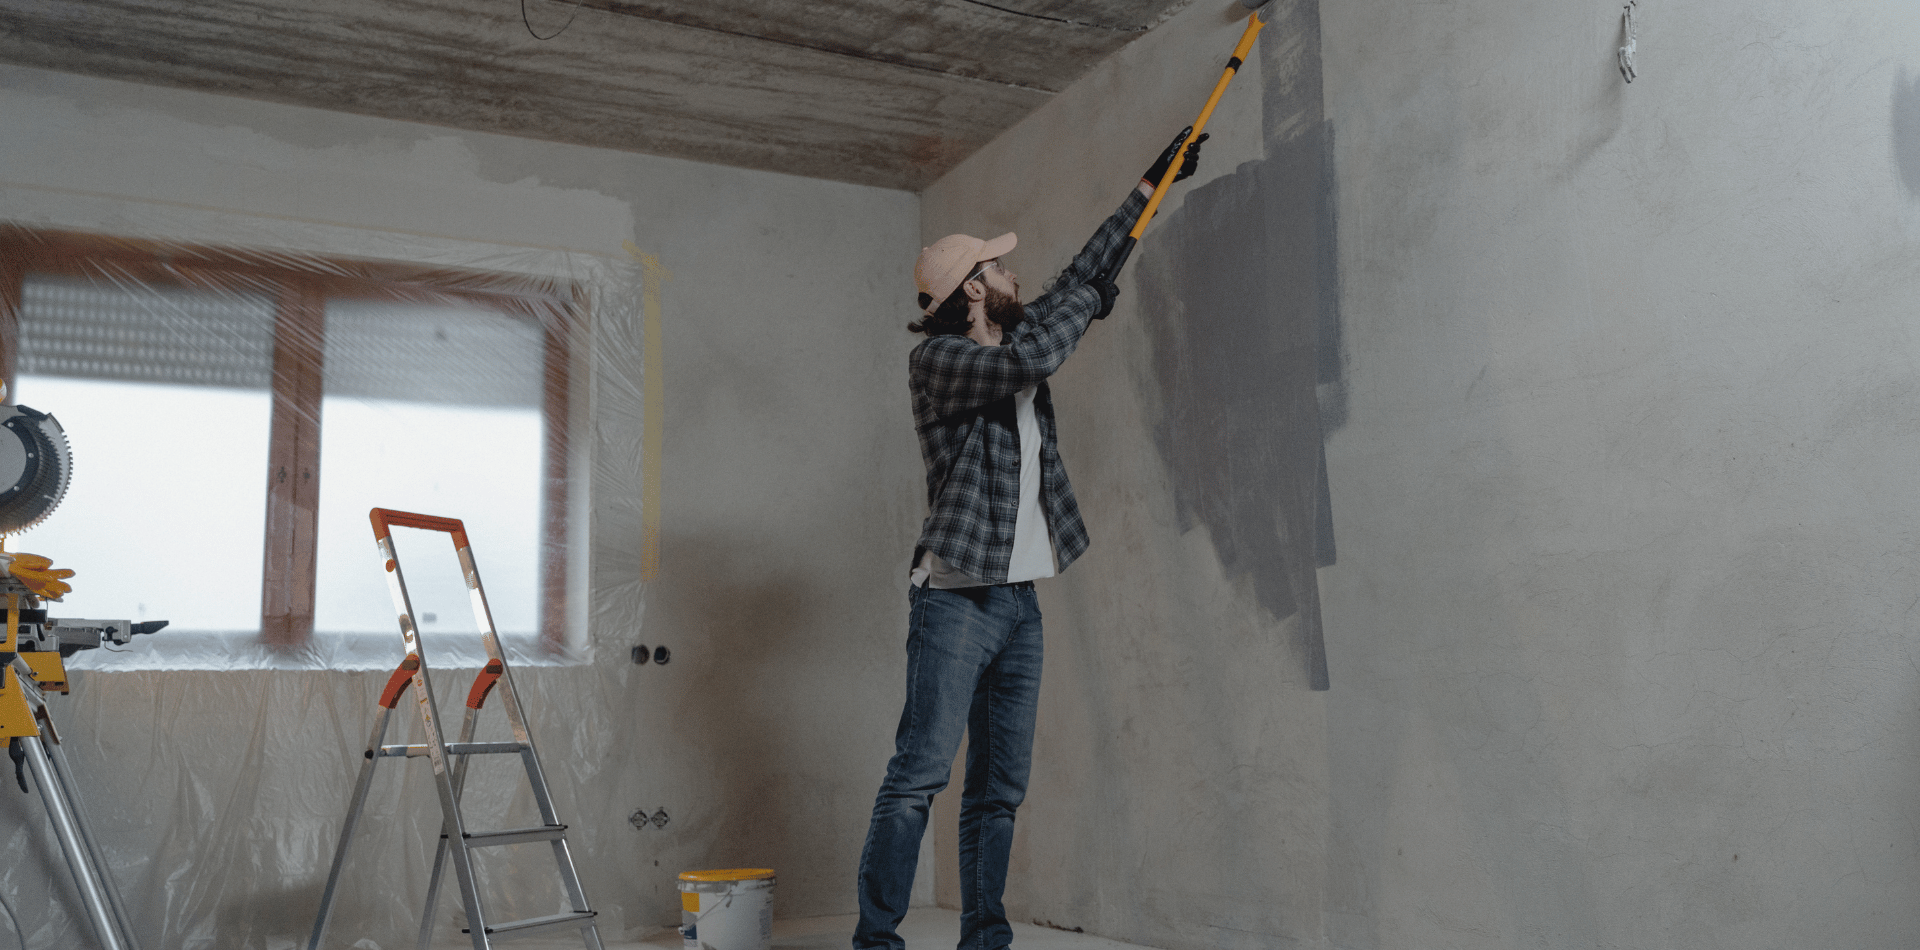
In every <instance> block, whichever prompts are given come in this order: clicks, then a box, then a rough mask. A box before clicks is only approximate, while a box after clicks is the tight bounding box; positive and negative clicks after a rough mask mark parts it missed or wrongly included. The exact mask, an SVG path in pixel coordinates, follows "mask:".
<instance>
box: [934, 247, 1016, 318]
mask: <svg viewBox="0 0 1920 950" xmlns="http://www.w3.org/2000/svg"><path fill="white" fill-rule="evenodd" d="M1019 241H1020V239H1019V238H1016V237H1014V236H1013V232H1012V231H1008V232H1007V233H1005V234H1002V235H1000V236H999V237H997V238H994V239H993V240H991V241H982V240H980V239H979V238H977V237H970V236H968V235H965V234H949V235H947V236H946V237H943V238H941V239H940V240H938V241H935V242H933V243H932V244H930V245H928V246H926V247H923V248H921V249H920V261H919V263H917V264H914V265H913V283H914V286H916V287H918V288H920V292H921V293H923V294H926V295H927V296H929V297H932V298H933V302H932V303H930V304H928V305H927V307H926V312H927V313H929V314H931V313H933V312H934V311H935V310H938V309H940V305H941V304H942V303H945V302H946V299H947V298H948V297H949V296H952V294H953V291H954V289H955V288H957V287H959V286H960V284H961V282H962V281H965V280H966V279H967V277H968V276H969V275H971V274H972V273H973V265H975V264H978V263H980V262H981V261H990V260H993V259H994V258H996V257H999V256H1000V255H1002V254H1005V253H1007V252H1008V251H1011V250H1013V246H1014V245H1015V244H1017V243H1019Z"/></svg>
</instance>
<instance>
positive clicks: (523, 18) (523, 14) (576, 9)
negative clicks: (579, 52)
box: [520, 0, 580, 41]
mask: <svg viewBox="0 0 1920 950" xmlns="http://www.w3.org/2000/svg"><path fill="white" fill-rule="evenodd" d="M579 15H580V4H579V3H578V2H577V0H576V2H575V3H574V5H573V16H570V17H567V23H566V26H562V27H561V28H559V29H557V30H554V31H553V32H552V33H549V34H547V35H546V36H541V35H540V34H538V33H535V32H533V21H531V20H529V19H527V0H520V22H522V23H525V24H526V25H527V35H529V36H531V37H533V38H534V39H536V40H542V41H545V40H550V39H553V38H554V37H556V36H559V35H560V34H562V33H565V32H566V31H567V27H568V26H572V25H573V17H577V16H579Z"/></svg>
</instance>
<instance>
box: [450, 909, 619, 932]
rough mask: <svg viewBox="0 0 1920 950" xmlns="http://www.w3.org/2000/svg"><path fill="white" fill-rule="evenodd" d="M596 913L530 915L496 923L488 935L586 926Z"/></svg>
mask: <svg viewBox="0 0 1920 950" xmlns="http://www.w3.org/2000/svg"><path fill="white" fill-rule="evenodd" d="M596 913H598V911H591V910H581V911H575V912H573V913H571V914H555V915H553V916H552V917H530V918H528V919H526V920H515V921H512V922H510V923H504V924H495V925H493V926H491V927H488V928H487V936H489V937H525V936H531V935H533V934H537V933H544V932H546V931H548V930H558V929H559V928H561V927H584V926H586V925H587V924H590V923H592V922H593V917H594V915H595V914H596ZM460 932H461V933H463V934H470V933H473V931H472V930H470V929H466V928H462V929H461V931H460Z"/></svg>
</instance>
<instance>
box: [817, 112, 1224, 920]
mask: <svg viewBox="0 0 1920 950" xmlns="http://www.w3.org/2000/svg"><path fill="white" fill-rule="evenodd" d="M1187 134H1188V133H1187V132H1182V133H1181V134H1180V135H1179V136H1178V137H1176V138H1175V139H1174V141H1173V144H1172V145H1170V146H1168V147H1167V149H1166V151H1165V152H1163V153H1162V154H1161V156H1160V159H1159V161H1157V162H1155V163H1154V165H1153V167H1152V168H1150V169H1148V171H1147V176H1146V178H1144V179H1142V180H1141V182H1140V185H1139V187H1138V188H1136V189H1134V191H1132V192H1130V193H1129V194H1128V195H1127V200H1126V201H1125V202H1123V203H1122V204H1121V205H1120V209H1119V210H1118V211H1115V212H1114V213H1113V216H1112V217H1109V218H1108V219H1107V220H1106V222H1105V223H1103V224H1101V225H1100V229H1099V230H1098V231H1096V232H1094V235H1093V238H1092V239H1091V240H1089V241H1088V242H1087V244H1086V246H1085V247H1084V248H1082V249H1081V251H1080V253H1079V254H1077V255H1075V257H1074V258H1073V262H1072V263H1071V264H1069V265H1067V268H1066V269H1065V270H1063V271H1061V272H1060V275H1059V276H1058V277H1055V278H1054V280H1053V283H1052V284H1051V285H1050V286H1049V287H1048V289H1047V292H1046V293H1044V294H1042V295H1041V296H1040V298H1039V299H1037V300H1035V301H1033V302H1032V303H1030V304H1025V305H1023V304H1022V303H1021V302H1020V279H1019V277H1017V276H1016V275H1015V274H1014V273H1013V271H1011V270H1009V269H1008V268H1007V267H1006V266H1005V265H1004V264H1002V263H1001V260H1000V259H1001V257H1002V256H1003V255H1005V254H1007V253H1008V252H1010V251H1012V250H1013V248H1014V245H1015V243H1016V241H1017V239H1016V238H1015V237H1014V235H1012V234H1010V233H1009V234H1003V235H1001V236H999V237H997V238H994V239H993V240H991V241H983V240H981V239H979V238H975V237H969V236H967V235H964V234H954V235H950V236H948V237H944V238H941V239H940V240H938V241H935V242H934V243H933V244H932V245H930V246H928V247H925V248H922V249H921V251H920V260H919V262H918V263H917V264H916V265H915V266H914V269H913V279H914V283H915V284H917V285H918V286H919V290H920V307H921V311H922V312H921V316H920V319H918V320H916V321H915V322H913V323H911V324H909V325H908V329H909V330H912V331H914V332H916V333H924V334H926V337H927V338H926V339H925V340H923V341H922V342H921V343H920V344H919V345H918V346H916V347H914V349H913V352H912V353H911V354H910V355H909V356H908V357H907V385H908V390H909V392H910V393H911V395H912V399H913V423H914V429H915V430H916V431H917V432H918V433H919V436H920V454H921V457H922V458H923V459H924V460H925V462H926V466H927V503H928V507H929V508H930V509H931V513H930V514H929V515H928V516H927V519H926V522H925V523H924V525H923V526H922V528H921V531H920V540H919V543H918V544H917V545H916V547H915V549H914V552H913V561H912V564H913V567H912V569H911V574H910V578H909V579H910V584H909V586H908V588H907V601H908V605H909V608H908V621H907V700H906V707H905V709H904V710H902V712H901V714H900V726H899V729H898V730H897V731H896V732H895V734H894V748H895V751H894V754H893V757H892V758H891V759H890V760H888V762H887V776H886V779H885V781H884V782H883V783H882V784H881V786H880V792H879V795H878V796H877V797H876V798H875V800H874V804H873V821H872V824H871V825H870V826H869V828H868V831H867V842H866V847H865V849H864V850H863V851H862V853H861V855H860V874H859V897H860V922H859V924H858V925H857V926H856V928H855V930H854V934H853V946H854V947H855V948H856V950H871V948H886V950H902V948H904V947H905V946H906V943H905V941H904V940H902V939H901V937H900V935H899V934H898V933H897V930H898V928H899V925H900V921H901V920H902V919H903V918H904V917H905V916H906V913H907V904H908V901H909V899H910V896H911V894H912V891H913V874H914V868H915V865H916V864H917V863H918V861H919V856H920V841H921V836H922V835H923V834H924V833H925V831H926V827H927V815H928V812H929V810H930V809H931V807H932V803H933V796H934V794H935V793H936V792H939V791H940V790H941V789H943V788H945V787H946V785H947V774H948V771H949V769H950V768H951V766H952V764H953V757H954V754H955V753H956V752H957V751H958V750H959V748H960V736H961V732H962V730H963V729H964V730H965V731H966V734H967V736H968V744H967V766H966V781H965V785H964V787H963V789H962V791H961V798H960V801H961V806H960V881H961V886H960V947H962V948H975V950H999V948H1003V947H1006V946H1008V944H1009V943H1010V942H1011V941H1012V939H1013V929H1012V927H1011V926H1009V925H1008V923H1007V918H1006V911H1005V908H1004V907H1003V906H1002V904H1001V894H1002V892H1003V891H1004V890H1005V886H1006V880H1007V856H1008V852H1009V850H1010V849H1011V848H1012V845H1013V815H1014V811H1015V809H1017V808H1019V807H1020V803H1021V801H1022V800H1023V799H1024V798H1025V797H1026V790H1027V776H1028V773H1029V771H1030V765H1031V759H1032V753H1033V732H1034V719H1035V712H1036V711H1037V710H1038V708H1039V699H1040V661H1041V635H1040V604H1039V600H1038V599H1037V597H1036V596H1035V593H1034V588H1033V582H1034V581H1036V580H1039V579H1041V578H1046V577H1052V576H1054V575H1055V574H1057V573H1059V572H1060V571H1064V570H1066V569H1067V566H1068V565H1070V564H1072V563H1073V561H1074V559H1075V558H1078V557H1079V556H1080V555H1081V553H1082V552H1084V551H1086V549H1087V543H1088V538H1087V529H1086V525H1085V524H1084V523H1083V522H1082V521H1081V518H1080V509H1079V506H1078V505H1076V504H1075V502H1074V499H1073V488H1072V486H1070V485H1069V484H1068V483H1067V471H1066V468H1065V467H1064V466H1063V465H1062V464H1061V461H1060V449H1059V445H1058V442H1057V439H1056V435H1055V424H1054V414H1053V399H1052V397H1051V395H1050V393H1049V392H1048V389H1047V378H1048V377H1050V376H1052V375H1053V374H1054V372H1056V371H1057V370H1059V369H1060V365H1061V364H1062V363H1064V362H1066V359H1067V357H1068V356H1070V355H1071V354H1072V353H1073V350H1074V347H1075V345H1077V344H1078V343H1079V342H1080V336H1081V334H1083V333H1085V332H1086V330H1087V327H1088V326H1089V325H1090V324H1091V322H1092V321H1094V320H1097V319H1099V318H1101V317H1104V316H1106V315H1107V314H1108V313H1109V312H1110V311H1111V310H1112V309H1113V302H1114V298H1115V297H1117V296H1118V295H1119V290H1118V289H1117V288H1116V287H1115V286H1114V285H1113V282H1112V280H1111V279H1110V278H1109V276H1108V271H1109V269H1110V268H1111V267H1112V265H1113V263H1114V260H1115V258H1116V257H1117V256H1118V253H1119V250H1120V247H1121V245H1122V243H1123V238H1124V236H1125V235H1126V233H1127V231H1128V230H1129V229H1130V228H1131V227H1132V226H1133V223H1134V222H1135V221H1136V220H1138V219H1139V216H1140V213H1141V211H1142V210H1144V209H1145V208H1146V204H1147V198H1148V197H1149V196H1150V195H1151V194H1152V193H1153V188H1154V184H1155V183H1157V182H1158V181H1159V180H1160V179H1161V178H1162V177H1163V176H1164V175H1165V173H1166V171H1167V169H1168V168H1170V167H1171V166H1172V163H1173V161H1174V159H1175V158H1176V157H1178V156H1179V155H1180V152H1181V148H1180V146H1181V143H1182V142H1184V141H1185V140H1186V136H1187ZM1205 140H1206V136H1204V135H1202V136H1201V137H1200V138H1199V139H1197V140H1195V141H1194V142H1193V143H1192V144H1190V145H1188V146H1187V147H1186V158H1185V161H1183V162H1182V163H1181V167H1180V170H1179V173H1178V175H1177V176H1176V178H1175V180H1176V181H1178V180H1179V179H1182V178H1186V177H1188V176H1190V175H1192V174H1193V172H1194V169H1195V168H1196V166H1197V164H1198V161H1199V150H1200V143H1201V142H1204V141H1205Z"/></svg>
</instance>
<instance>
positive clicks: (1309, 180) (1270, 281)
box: [1136, 2, 1345, 689]
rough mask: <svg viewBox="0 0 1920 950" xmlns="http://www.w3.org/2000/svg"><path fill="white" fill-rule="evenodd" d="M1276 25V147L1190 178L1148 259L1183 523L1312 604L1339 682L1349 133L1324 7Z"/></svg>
mask: <svg viewBox="0 0 1920 950" xmlns="http://www.w3.org/2000/svg"><path fill="white" fill-rule="evenodd" d="M1276 6H1280V5H1279V4H1276ZM1268 31H1269V35H1267V36H1265V37H1263V38H1262V40H1261V42H1262V43H1266V44H1269V46H1270V47H1272V50H1271V52H1266V53H1264V54H1263V59H1262V65H1263V67H1264V75H1265V76H1266V77H1267V81H1266V88H1265V89H1264V90H1263V92H1264V94H1265V96H1266V109H1265V114H1266V116H1265V117H1266V121H1265V127H1266V137H1267V141H1266V158H1265V159H1263V160H1261V161H1257V162H1248V163H1246V164H1244V165H1241V166H1240V167H1239V168H1238V169H1236V170H1235V171H1234V172H1233V173H1232V174H1230V175H1227V176H1225V177H1222V178H1219V179H1215V180H1214V181H1212V182H1209V183H1208V184H1207V185H1205V186H1204V187H1201V188H1197V189H1195V190H1194V191H1192V192H1191V193H1189V194H1188V195H1187V196H1186V199H1185V201H1184V203H1183V204H1182V206H1181V207H1180V209H1179V210H1178V211H1176V212H1173V213H1171V214H1168V215H1166V216H1165V218H1164V219H1163V220H1162V221H1161V222H1159V227H1158V229H1157V230H1156V231H1155V232H1154V234H1153V235H1152V237H1151V238H1149V240H1148V241H1147V242H1146V243H1147V245H1148V246H1146V247H1143V248H1142V249H1141V250H1142V253H1141V255H1140V257H1139V261H1140V263H1139V265H1138V266H1139V270H1138V271H1137V272H1136V276H1137V281H1138V286H1139V290H1140V296H1141V309H1142V311H1143V312H1144V313H1145V314H1146V322H1147V327H1148V332H1149V334H1150V336H1151V339H1152V342H1153V348H1154V355H1153V374H1154V383H1155V385H1156V387H1157V389H1158V392H1157V393H1155V394H1153V403H1154V404H1156V405H1159V406H1161V407H1162V411H1161V416H1160V419H1159V421H1158V423H1157V430H1156V433H1155V441H1156V444H1157V446H1158V448H1159V451H1160V453H1161V456H1162V458H1163V460H1164V462H1165V464H1166V466H1167V470H1168V471H1169V473H1170V474H1171V476H1172V479H1173V486H1174V504H1175V508H1176V511H1177V512H1178V516H1179V518H1180V527H1181V530H1182V531H1187V530H1191V529H1192V528H1194V527H1197V526H1201V525H1204V526H1205V527H1206V528H1207V530H1208V532H1209V534H1210V536H1211V538H1212V543H1213V547H1214V551H1215V554H1216V555H1217V556H1218V557H1219V559H1220V564H1221V566H1222V568H1223V569H1224V570H1225V571H1226V573H1227V575H1228V576H1229V577H1236V578H1238V577H1246V578H1249V579H1250V580H1251V582H1252V585H1253V591H1254V596H1255V599H1256V600H1257V601H1258V602H1259V604H1260V606H1261V607H1262V608H1263V609H1265V610H1266V611H1267V612H1268V613H1270V614H1271V615H1272V616H1273V617H1275V618H1276V619H1283V618H1286V617H1291V616H1294V615H1295V614H1298V615H1299V617H1300V623H1299V628H1298V629H1299V636H1300V642H1299V643H1298V647H1299V649H1300V652H1301V655H1302V656H1303V657H1304V659H1305V661H1306V664H1307V678H1308V682H1309V684H1310V685H1311V687H1312V688H1313V689H1326V688H1328V686H1329V676H1328V672H1327V664H1326V649H1325V645H1324V643H1323V641H1322V638H1321V623H1320V596H1319V583H1318V580H1317V578H1316V577H1315V573H1314V572H1315V569H1316V568H1317V567H1323V566H1327V565H1331V564H1332V563H1333V560H1334V546H1333V514H1332V511H1333V508H1332V499H1331V494H1330V492H1329V489H1328V486H1327V476H1326V454H1325V451H1324V446H1323V441H1322V440H1323V432H1325V431H1329V430H1330V429H1331V428H1332V427H1335V426H1337V425H1338V424H1339V423H1340V422H1342V421H1344V420H1343V416H1344V408H1345V407H1344V399H1342V398H1341V396H1342V394H1343V392H1344V386H1343V380H1342V375H1341V361H1340V334H1339V329H1340V314H1339V293H1338V289H1339V288H1338V278H1337V273H1336V270H1335V262H1336V261H1337V257H1336V254H1335V246H1334V239H1335V221H1334V195H1333V167H1332V153H1333V149H1332V144H1333V134H1332V130H1331V129H1330V128H1329V127H1328V125H1327V123H1326V121H1325V119H1324V113H1323V112H1322V109H1321V103H1320V57H1319V49H1320V34H1319V16H1318V9H1317V7H1316V6H1315V5H1314V4H1313V3H1311V2H1298V3H1293V4H1290V5H1287V6H1286V8H1285V9H1284V10H1282V11H1276V15H1275V17H1274V22H1273V23H1272V25H1270V26H1269V27H1268ZM1323 401H1324V403H1325V411H1324V412H1323ZM1323 423H1324V425H1323Z"/></svg>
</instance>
